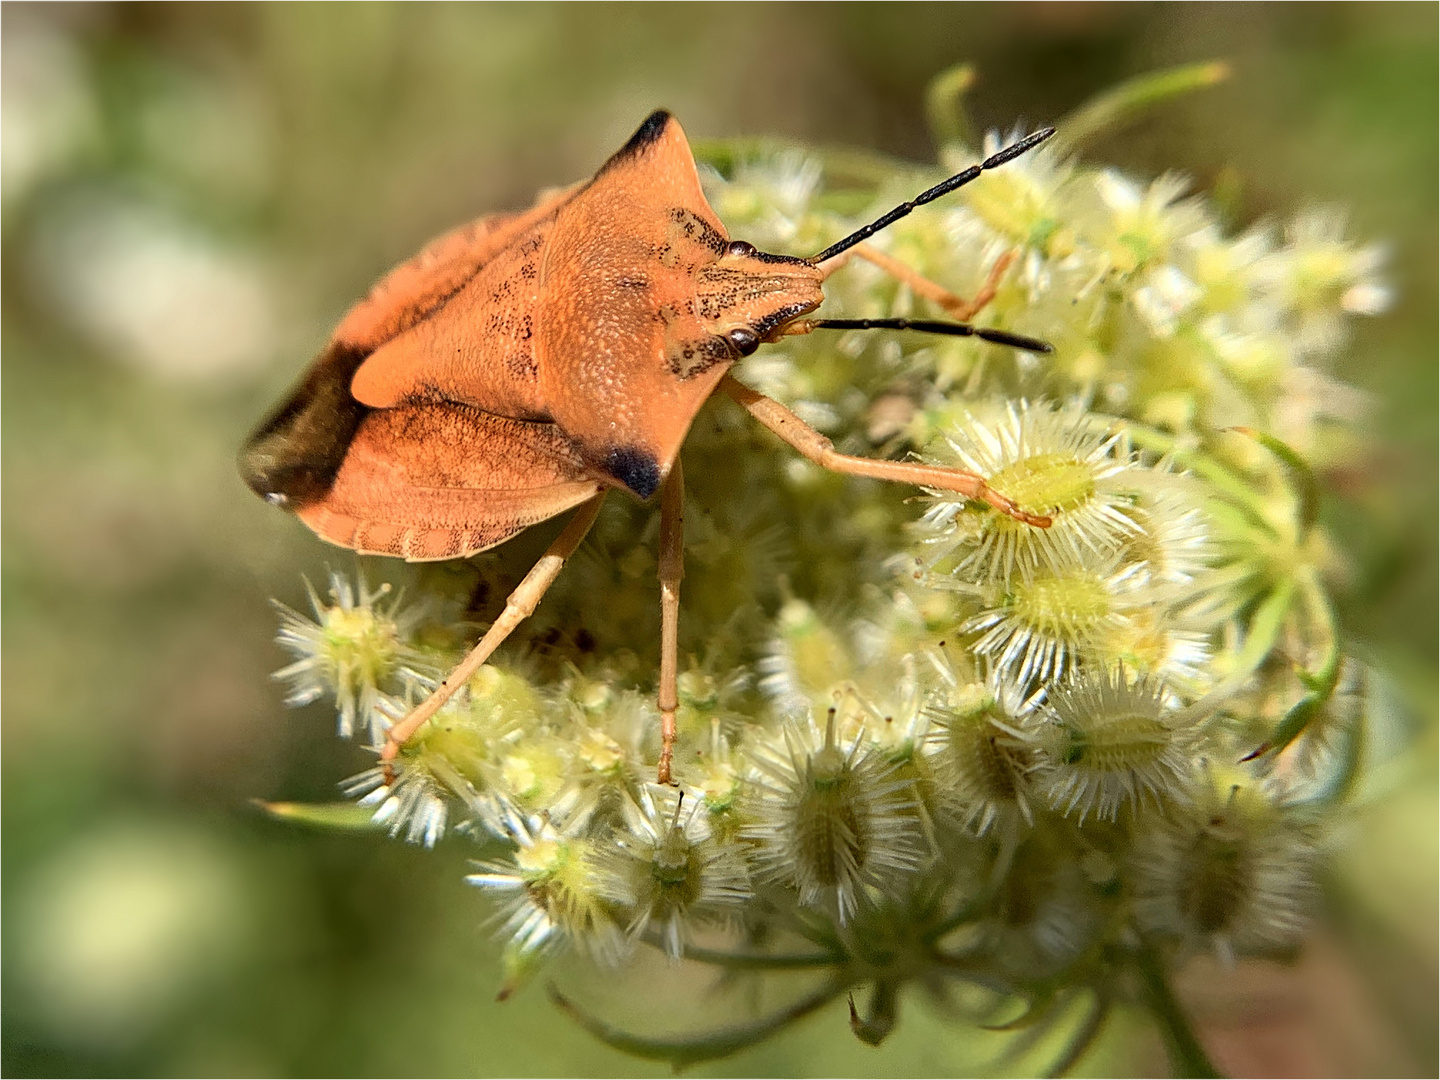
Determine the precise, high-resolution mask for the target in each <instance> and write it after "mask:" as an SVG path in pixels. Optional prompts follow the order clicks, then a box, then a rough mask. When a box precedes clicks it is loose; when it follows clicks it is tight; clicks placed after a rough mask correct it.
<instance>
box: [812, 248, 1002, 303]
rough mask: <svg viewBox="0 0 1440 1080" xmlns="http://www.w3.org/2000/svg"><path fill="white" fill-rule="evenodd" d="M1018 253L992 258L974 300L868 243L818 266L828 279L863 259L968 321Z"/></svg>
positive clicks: (991, 295)
mask: <svg viewBox="0 0 1440 1080" xmlns="http://www.w3.org/2000/svg"><path fill="white" fill-rule="evenodd" d="M1018 254H1019V253H1018V252H1016V251H1007V252H1005V254H1003V255H1001V256H1000V258H998V259H996V260H995V265H994V266H992V267H991V268H990V273H989V274H988V275H987V276H986V278H985V284H984V285H983V286H982V287H981V289H980V291H979V292H978V293H976V294H975V299H973V300H966V299H965V298H964V297H963V296H957V295H956V294H955V293H953V292H951V291H950V290H949V289H947V288H945V286H943V285H941V284H939V283H937V282H934V281H931V280H930V279H929V278H927V277H925V276H924V275H923V274H921V273H919V271H917V270H915V269H914V268H912V267H909V266H906V265H905V264H904V263H903V262H901V261H900V260H899V259H896V258H894V257H892V256H890V255H887V254H886V253H885V252H883V251H881V250H880V249H879V248H875V247H871V246H870V245H869V244H856V245H855V246H854V247H853V248H851V249H850V250H849V251H846V252H842V253H841V254H839V255H836V256H835V257H834V258H832V259H829V260H827V261H826V262H825V263H823V264H822V265H821V267H820V269H821V270H822V271H824V273H825V276H826V277H827V278H828V277H829V276H830V275H831V274H833V273H834V272H835V271H836V270H839V269H840V268H841V267H842V266H844V265H845V264H846V263H847V262H849V261H850V258H851V257H852V256H854V257H856V258H860V259H864V260H865V261H866V262H868V263H872V264H874V265H875V266H878V267H879V268H880V269H881V270H884V271H885V273H887V274H889V275H890V276H891V277H893V278H895V280H897V281H899V282H900V283H901V284H904V285H908V286H909V287H910V290H911V291H912V292H913V293H915V295H917V296H923V297H924V298H925V299H926V300H929V301H931V302H932V303H934V304H938V305H939V306H940V307H942V308H944V309H945V312H946V314H948V315H951V316H954V317H955V318H956V319H958V320H959V321H960V322H969V321H970V320H971V319H973V318H974V317H975V316H976V315H977V314H979V312H980V311H981V310H982V309H983V308H984V307H985V305H986V304H988V303H990V301H991V300H993V299H995V292H996V290H997V289H999V287H1000V279H1001V278H1003V277H1004V276H1005V271H1007V270H1009V269H1010V267H1011V265H1012V264H1013V263H1014V262H1015V259H1016V257H1017V256H1018Z"/></svg>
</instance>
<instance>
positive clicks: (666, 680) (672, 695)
mask: <svg viewBox="0 0 1440 1080" xmlns="http://www.w3.org/2000/svg"><path fill="white" fill-rule="evenodd" d="M684 576H685V477H684V474H683V473H682V472H681V469H680V459H679V458H678V457H677V458H676V459H675V464H674V465H673V466H672V467H671V469H670V475H669V476H667V477H666V478H665V486H664V487H662V488H661V489H660V568H659V578H660V693H659V698H658V701H657V705H658V706H659V708H660V767H659V769H658V770H657V774H656V779H657V780H658V781H659V782H660V783H662V784H668V783H670V782H671V780H670V766H671V759H672V758H673V756H674V752H675V710H676V709H678V708H679V707H680V699H679V694H678V692H677V690H676V682H677V678H678V677H677V669H678V666H679V654H680V579H681V578H683V577H684Z"/></svg>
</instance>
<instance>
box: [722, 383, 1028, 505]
mask: <svg viewBox="0 0 1440 1080" xmlns="http://www.w3.org/2000/svg"><path fill="white" fill-rule="evenodd" d="M720 389H721V390H723V391H725V393H727V394H729V395H730V397H732V398H733V399H734V400H735V401H737V402H739V403H740V404H741V405H742V406H744V407H745V409H746V411H748V412H749V413H750V415H751V416H753V417H755V419H756V420H759V421H760V423H762V424H764V425H765V426H766V427H767V428H769V429H770V430H771V431H773V432H774V433H775V434H776V435H778V436H780V438H781V439H783V440H784V441H785V442H787V443H789V444H790V445H791V446H793V447H794V448H795V449H796V450H798V451H800V453H802V454H804V455H805V456H806V457H807V458H809V459H810V460H811V461H813V462H815V464H817V465H820V466H822V467H823V468H826V469H831V470H833V471H834V472H838V473H845V474H847V475H849V476H869V477H873V478H874V479H876V480H894V481H898V482H899V483H902V484H915V485H917V486H919V487H928V488H936V489H939V490H941V491H955V492H959V493H960V494H961V495H964V496H965V497H966V498H968V499H977V500H979V501H981V502H987V503H989V504H990V505H991V506H993V507H995V509H997V510H999V511H1000V512H1001V513H1004V514H1008V515H1009V516H1010V517H1013V518H1014V519H1015V520H1017V521H1023V522H1024V523H1025V524H1026V525H1034V526H1036V527H1038V528H1042V529H1044V528H1049V526H1050V518H1048V517H1045V516H1044V515H1041V514H1032V513H1030V512H1029V511H1026V510H1023V509H1021V507H1020V506H1019V505H1018V504H1017V503H1016V502H1015V500H1014V499H1011V498H1009V497H1007V496H1005V495H1002V494H1001V493H1000V492H998V491H996V490H995V489H994V488H992V487H991V486H990V485H989V484H987V483H986V482H985V478H984V477H983V476H981V475H979V474H978V473H973V472H970V471H968V470H966V469H947V468H945V467H944V466H941V465H922V464H920V463H918V462H912V461H877V460H875V459H874V458H862V457H852V456H851V455H849V454H842V453H839V452H838V451H837V450H836V449H835V446H834V444H833V443H831V441H830V440H829V439H827V438H826V437H825V436H824V435H822V434H820V432H818V431H816V430H815V429H814V428H812V427H811V426H810V425H809V424H807V423H805V421H803V420H801V419H800V418H799V417H798V416H796V415H795V414H794V413H793V412H791V411H790V410H789V409H787V408H786V407H785V406H784V405H781V404H780V403H779V402H778V401H776V400H774V399H773V398H768V397H766V396H765V395H764V394H758V393H756V392H755V391H754V390H751V389H750V388H749V387H748V386H745V385H744V384H743V383H740V382H737V381H736V380H735V379H733V378H732V377H730V376H729V375H726V376H725V378H724V379H723V380H722V381H721V383H720Z"/></svg>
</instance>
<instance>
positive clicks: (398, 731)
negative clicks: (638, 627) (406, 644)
mask: <svg viewBox="0 0 1440 1080" xmlns="http://www.w3.org/2000/svg"><path fill="white" fill-rule="evenodd" d="M604 501H605V493H604V492H603V491H602V492H601V493H600V494H599V495H597V496H595V497H594V498H593V499H591V500H589V501H588V502H585V503H582V504H581V505H580V509H578V510H576V511H575V516H574V517H572V518H571V519H570V521H569V522H568V523H567V524H566V526H565V528H564V529H563V530H562V531H561V533H560V535H559V536H557V537H556V538H555V540H554V542H553V543H552V544H551V545H550V546H549V547H548V548H547V549H546V550H545V554H544V555H542V556H540V559H539V561H538V562H536V563H535V565H534V566H532V567H531V568H530V572H529V573H528V574H526V575H525V577H524V579H522V580H521V582H520V584H519V585H517V586H515V591H514V592H512V593H511V594H510V596H509V597H508V598H507V599H506V601H505V610H504V611H502V612H501V613H500V615H499V617H498V618H497V619H496V620H495V621H494V622H493V623H491V624H490V629H489V630H487V631H486V632H485V636H484V637H482V638H481V639H480V641H479V642H478V643H477V644H476V646H475V647H474V648H473V649H471V650H470V652H469V653H468V654H467V655H466V657H465V659H464V660H461V661H460V663H459V664H457V665H456V666H455V670H453V671H452V672H450V674H449V675H447V676H445V678H444V679H442V680H441V681H440V685H439V686H437V687H436V688H435V689H434V690H433V691H432V692H431V694H430V696H429V697H427V698H426V699H425V700H424V701H422V702H421V703H420V704H419V705H417V706H416V707H415V708H414V709H412V710H411V711H410V712H409V713H408V714H407V715H405V716H404V717H402V718H401V719H400V720H397V721H396V722H395V723H394V724H393V725H392V726H391V728H390V730H389V731H388V732H386V733H385V746H384V747H383V748H382V749H381V751H380V764H381V766H382V767H383V768H384V770H385V782H386V783H387V784H388V783H391V782H393V781H394V779H395V759H396V758H397V757H398V756H399V754H400V748H401V747H403V746H404V745H405V743H406V742H408V741H409V740H410V738H411V737H412V736H413V735H414V734H415V733H416V732H417V731H419V730H420V728H421V727H422V726H423V725H424V723H425V721H427V720H429V719H430V717H432V716H434V715H435V713H436V712H438V711H439V709H440V707H441V706H442V705H444V704H445V703H446V702H447V701H449V700H450V699H451V698H452V697H454V696H455V692H456V691H457V690H459V689H460V687H462V686H464V685H465V684H466V683H467V682H469V681H470V677H471V676H472V675H474V674H475V672H477V671H479V670H480V667H481V665H483V664H484V663H485V661H487V660H489V659H490V656H491V655H492V654H493V653H494V652H495V650H496V649H498V648H499V647H500V645H501V643H502V642H504V640H505V639H506V638H508V637H509V636H510V635H511V634H512V633H513V632H514V631H515V628H516V627H517V626H519V625H520V624H521V623H522V622H524V621H525V620H526V619H528V618H529V617H530V616H531V615H532V614H534V612H535V608H536V606H537V605H538V604H539V603H540V599H541V597H543V596H544V595H545V592H546V590H548V589H549V588H550V586H551V585H552V584H553V583H554V581H555V579H556V577H558V576H559V574H560V569H561V567H563V566H564V565H565V560H566V559H568V558H570V556H571V555H573V554H574V553H575V549H576V548H578V547H579V546H580V542H581V541H582V540H584V539H585V534H586V533H588V532H589V531H590V526H592V525H594V524H595V518H596V517H597V516H598V515H599V513H600V504H601V503H603V502H604Z"/></svg>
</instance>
